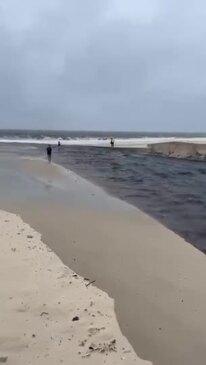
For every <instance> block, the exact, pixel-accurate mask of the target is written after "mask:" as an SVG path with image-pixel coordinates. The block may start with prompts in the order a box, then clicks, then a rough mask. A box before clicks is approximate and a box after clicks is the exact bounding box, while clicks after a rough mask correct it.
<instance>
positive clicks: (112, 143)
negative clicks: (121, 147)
mask: <svg viewBox="0 0 206 365" xmlns="http://www.w3.org/2000/svg"><path fill="white" fill-rule="evenodd" d="M110 146H111V147H114V138H113V137H112V138H111V140H110Z"/></svg>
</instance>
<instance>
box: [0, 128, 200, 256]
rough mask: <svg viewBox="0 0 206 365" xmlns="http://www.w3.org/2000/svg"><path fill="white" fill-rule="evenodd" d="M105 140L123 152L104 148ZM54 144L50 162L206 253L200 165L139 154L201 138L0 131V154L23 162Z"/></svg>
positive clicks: (43, 153) (157, 134) (42, 154)
mask: <svg viewBox="0 0 206 365" xmlns="http://www.w3.org/2000/svg"><path fill="white" fill-rule="evenodd" d="M111 136H112V137H114V138H115V143H116V146H117V147H118V146H119V147H123V148H114V149H111V148H107V147H109V138H110V137H111ZM58 139H60V140H61V144H62V145H61V147H60V148H59V149H58V148H57V147H53V161H54V162H56V163H58V164H60V165H62V166H64V167H65V168H66V169H72V170H74V171H75V172H76V173H78V174H79V175H81V176H83V177H85V178H87V179H89V180H91V181H92V182H94V183H95V184H97V185H99V186H101V187H102V188H103V189H105V190H106V191H107V192H108V193H110V194H112V195H114V196H116V197H118V198H120V199H122V200H125V201H127V202H129V203H131V204H133V205H134V206H136V207H138V208H140V209H141V210H143V211H145V212H146V213H147V214H149V215H151V216H152V217H154V218H156V219H157V220H159V221H160V222H162V223H163V224H164V225H165V226H167V227H168V228H170V229H171V230H173V231H175V232H176V233H178V234H179V235H180V236H181V237H183V238H184V239H185V240H186V241H188V242H189V243H191V244H193V245H194V246H196V247H197V248H198V249H200V250H201V251H203V252H204V253H206V225H205V222H206V164H205V162H200V161H199V162H198V161H188V160H178V159H171V158H165V157H159V156H151V155H145V154H143V153H141V150H140V149H139V148H141V147H145V146H146V145H147V143H152V142H157V141H158V142H161V141H165V140H189V141H196V142H206V134H194V133H193V134H184V133H143V132H141V133H137V132H111V131H108V132H84V131H82V132H69V131H18V130H16V131H14V130H12V131H11V130H4V131H3V130H2V131H0V142H2V149H3V150H5V151H9V150H13V151H15V152H17V153H18V154H21V155H23V156H24V155H29V156H33V157H39V156H41V157H42V156H45V144H48V143H51V144H54V145H55V146H56V145H57V140H58ZM11 143H12V144H11ZM132 146H136V147H138V149H137V150H135V149H133V148H130V147H132ZM100 147H101V148H100Z"/></svg>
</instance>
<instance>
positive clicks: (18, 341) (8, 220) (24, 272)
mask: <svg viewBox="0 0 206 365" xmlns="http://www.w3.org/2000/svg"><path fill="white" fill-rule="evenodd" d="M0 247H1V251H0V287H1V301H0V363H7V364H8V365H20V364H21V365H24V364H25V365H29V364H32V365H35V364H38V365H41V364H45V365H47V364H49V365H57V364H71V365H78V364H83V363H84V364H91V365H92V364H95V365H96V364H99V365H100V364H108V365H109V364H113V365H115V364H116V365H117V364H118V365H119V364H128V365H129V364H145V365H146V364H149V362H147V361H143V360H141V359H139V358H138V357H137V356H136V354H135V353H134V351H133V349H132V347H131V346H130V344H129V343H128V341H127V340H126V338H125V337H123V335H122V334H121V331H120V328H119V325H118V323H117V320H116V317H115V313H114V306H113V300H112V299H110V298H109V297H108V295H107V294H106V293H104V292H102V291H100V290H99V289H97V288H96V287H94V286H93V285H92V283H91V282H90V281H89V278H88V279H87V278H82V277H80V276H78V275H76V274H75V273H74V272H72V271H71V270H70V269H69V268H68V267H66V266H64V265H63V263H62V262H61V261H60V259H59V258H58V257H57V256H56V255H55V254H54V253H53V252H52V251H51V250H50V249H49V248H48V247H47V246H46V245H45V244H44V243H42V242H41V237H40V234H39V233H37V232H36V231H34V230H33V229H32V228H31V227H29V226H28V225H27V224H25V223H24V222H23V221H22V220H21V218H20V217H18V216H16V215H13V214H10V213H6V212H3V211H0ZM150 364H151V363H150Z"/></svg>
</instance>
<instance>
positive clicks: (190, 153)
mask: <svg viewBox="0 0 206 365" xmlns="http://www.w3.org/2000/svg"><path fill="white" fill-rule="evenodd" d="M148 151H149V152H150V153H155V154H160V155H163V156H168V157H176V158H194V159H203V158H205V156H206V144H205V143H191V142H178V141H172V142H165V143H155V144H149V145H148Z"/></svg>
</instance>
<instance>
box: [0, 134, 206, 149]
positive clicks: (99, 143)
mask: <svg viewBox="0 0 206 365" xmlns="http://www.w3.org/2000/svg"><path fill="white" fill-rule="evenodd" d="M58 140H61V144H62V145H68V146H96V147H110V139H103V138H70V139H61V138H60V137H59V138H51V137H44V138H43V139H35V138H7V137H5V138H0V143H21V144H23V143H27V144H48V143H49V144H51V145H57V142H58ZM171 141H179V142H193V143H206V138H205V137H191V138H179V137H143V138H116V139H115V146H116V147H129V148H135V147H136V148H137V147H138V148H145V147H147V146H148V144H150V143H160V142H171Z"/></svg>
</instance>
